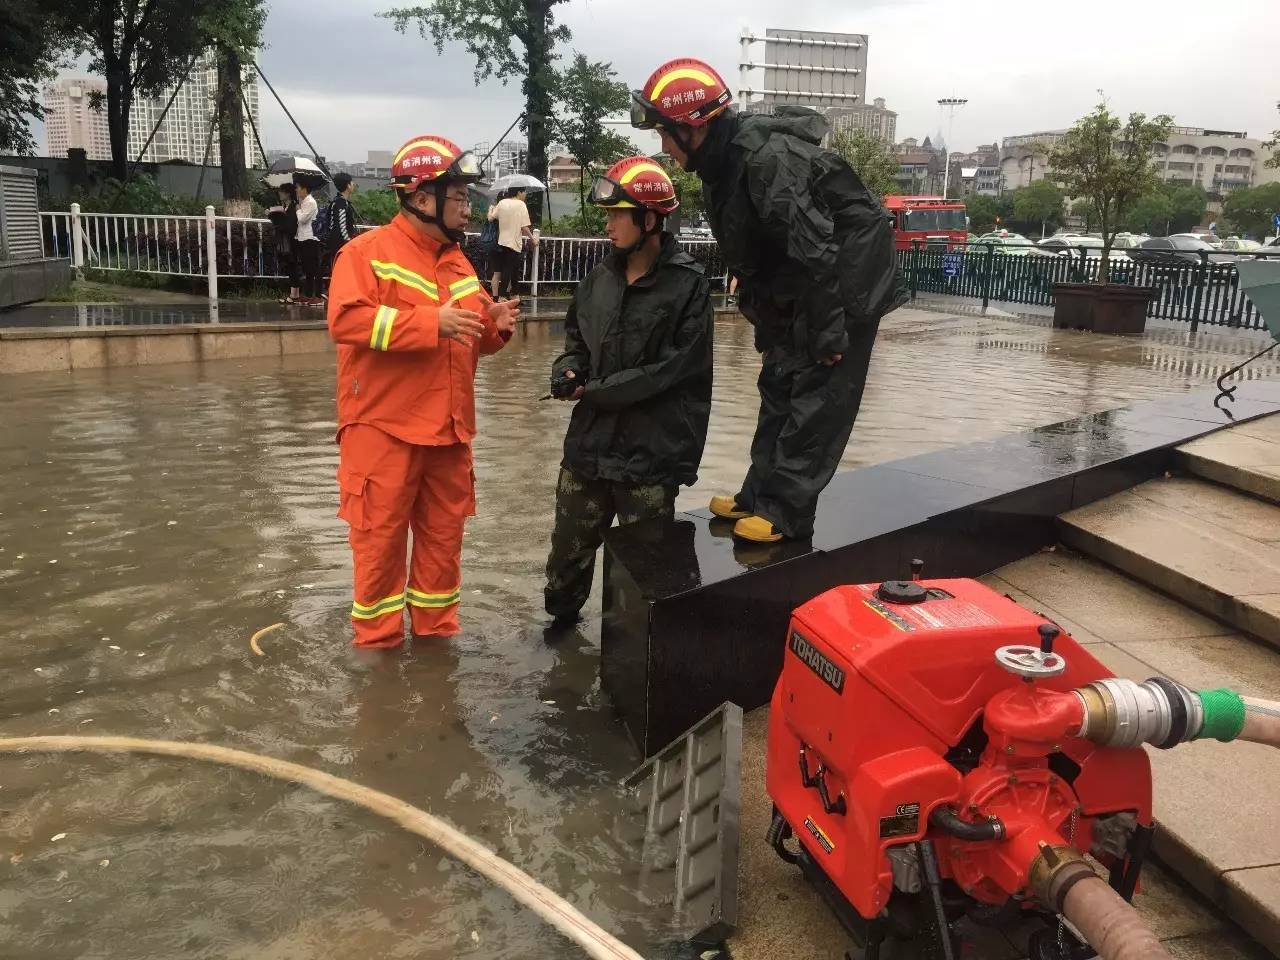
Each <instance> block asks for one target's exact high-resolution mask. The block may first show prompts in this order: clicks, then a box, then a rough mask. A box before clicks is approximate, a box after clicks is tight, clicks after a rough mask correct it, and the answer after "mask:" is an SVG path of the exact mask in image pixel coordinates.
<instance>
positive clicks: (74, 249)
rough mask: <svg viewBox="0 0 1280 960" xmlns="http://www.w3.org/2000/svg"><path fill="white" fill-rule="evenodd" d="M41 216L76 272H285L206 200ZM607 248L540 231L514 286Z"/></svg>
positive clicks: (482, 261)
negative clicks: (184, 209)
mask: <svg viewBox="0 0 1280 960" xmlns="http://www.w3.org/2000/svg"><path fill="white" fill-rule="evenodd" d="M40 220H41V238H40V239H41V252H42V254H43V255H44V256H52V257H69V258H70V259H71V261H72V265H73V266H74V267H75V268H76V270H77V271H83V270H85V269H94V270H109V271H122V272H123V271H128V272H134V273H148V274H159V275H164V276H174V277H207V279H208V288H209V296H210V297H211V298H213V299H216V298H217V296H218V281H219V279H262V280H284V279H287V278H288V273H287V272H286V271H285V265H286V262H287V261H286V260H285V258H284V257H282V256H281V255H280V254H279V252H278V250H277V246H276V234H275V228H274V227H273V226H272V224H271V222H270V221H269V220H265V219H261V218H252V217H219V216H216V215H215V214H214V211H213V207H206V208H205V213H204V216H180V215H168V214H130V213H87V212H84V211H82V210H81V209H80V206H79V204H72V205H71V210H70V211H69V212H66V213H62V212H52V213H51V212H42V213H41V214H40ZM359 229H360V230H368V229H371V228H370V227H369V226H366V225H362V226H360V227H359ZM536 232H537V231H535V233H536ZM479 241H480V236H479V234H476V233H469V234H467V238H466V240H465V241H464V242H463V245H462V246H463V252H464V253H466V255H467V257H468V258H469V259H470V260H471V263H472V264H473V265H474V266H475V267H476V271H477V273H478V274H479V275H480V276H481V277H482V278H484V279H487V278H488V276H489V260H490V256H491V255H490V252H489V251H486V250H484V249H482V248H481V247H480V242H479ZM680 244H681V246H682V247H683V248H684V249H685V250H686V251H687V252H688V253H690V254H691V255H692V256H693V257H694V258H695V259H696V260H698V261H699V262H700V263H701V264H702V265H703V268H704V269H705V270H706V273H707V276H708V277H711V278H712V279H713V280H718V281H720V282H723V281H724V279H725V269H724V263H723V261H722V260H721V259H720V253H719V246H718V245H717V244H716V242H715V241H714V240H682V241H680ZM610 250H612V244H611V243H610V242H609V241H608V240H606V239H604V238H594V237H541V236H539V243H538V244H536V245H534V244H528V245H526V247H525V250H524V254H523V263H522V267H521V280H520V281H519V285H520V287H521V289H524V290H528V291H529V292H530V293H531V294H532V296H533V298H534V300H535V304H534V309H535V311H536V309H537V304H536V301H537V298H538V296H539V292H540V290H543V291H545V289H546V288H547V287H566V286H572V285H574V284H577V283H580V282H581V281H582V280H583V279H584V278H585V277H586V276H587V274H589V273H590V272H591V271H592V270H594V269H595V268H596V266H598V265H599V264H600V263H601V262H602V261H603V260H604V259H605V257H607V256H608V255H609V252H610ZM210 251H212V253H210Z"/></svg>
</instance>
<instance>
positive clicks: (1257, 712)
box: [1236, 697, 1280, 749]
mask: <svg viewBox="0 0 1280 960" xmlns="http://www.w3.org/2000/svg"><path fill="white" fill-rule="evenodd" d="M1240 699H1241V700H1243V701H1244V727H1243V729H1241V731H1240V736H1238V737H1237V738H1236V739H1237V740H1248V741H1250V742H1251V743H1265V744H1269V745H1270V746H1273V747H1276V748H1277V749H1280V702H1278V701H1275V700H1259V699H1258V698H1257V697H1241V698H1240Z"/></svg>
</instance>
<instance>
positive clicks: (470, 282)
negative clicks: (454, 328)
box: [329, 213, 504, 445]
mask: <svg viewBox="0 0 1280 960" xmlns="http://www.w3.org/2000/svg"><path fill="white" fill-rule="evenodd" d="M450 300H453V301H454V305H455V306H457V307H461V308H464V309H467V310H474V311H476V312H477V313H479V314H480V315H481V319H482V321H483V323H484V327H485V331H484V335H483V336H481V337H480V338H479V339H478V340H476V341H473V342H471V343H469V344H464V343H460V342H458V341H456V340H449V339H441V338H440V336H439V329H440V328H439V313H440V308H441V307H442V306H444V305H446V304H448V303H449V302H450ZM490 302H491V300H490V298H489V295H488V294H487V293H486V292H485V290H484V287H483V286H482V285H481V283H480V281H479V279H478V278H477V277H476V271H475V268H474V267H473V266H472V265H471V263H470V262H469V261H468V260H467V258H466V257H465V256H464V255H463V253H462V251H461V250H459V249H458V247H457V245H455V244H442V243H439V242H437V241H435V240H433V239H431V238H430V237H427V236H425V235H424V234H423V233H422V232H421V231H419V230H417V229H416V228H415V227H414V226H413V225H412V224H410V223H409V222H408V221H407V220H406V219H405V215H404V214H403V213H402V214H398V215H397V216H396V217H395V219H394V220H392V221H391V223H389V224H387V225H386V226H384V227H378V228H376V229H374V230H370V231H368V232H366V233H363V234H361V235H360V236H358V237H356V238H355V239H354V240H352V241H351V242H350V243H348V244H347V245H346V246H344V247H343V248H342V250H341V252H340V253H339V254H338V258H337V260H336V261H335V263H334V266H333V279H332V280H331V281H330V284H329V335H330V336H331V337H332V338H333V339H334V341H335V342H336V343H337V344H338V432H339V433H341V432H342V430H343V428H344V427H346V426H348V425H350V424H353V423H367V424H369V425H371V426H374V427H377V428H378V429H380V430H383V431H385V432H386V433H389V434H390V435H391V436H393V437H397V438H399V439H401V440H403V441H405V442H406V443H420V444H428V445H434V444H444V443H469V442H470V441H471V438H472V437H474V436H475V432H476V415H475V395H474V380H475V373H476V363H477V361H478V360H479V356H480V354H482V353H495V352H497V351H498V350H501V349H502V346H503V343H504V341H503V339H502V338H501V337H500V336H499V334H498V330H497V327H496V326H495V325H494V323H493V321H492V320H490V319H489V317H488V315H487V313H486V312H485V309H486V307H487V306H488V305H489V303H490Z"/></svg>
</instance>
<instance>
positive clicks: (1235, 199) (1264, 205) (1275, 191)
mask: <svg viewBox="0 0 1280 960" xmlns="http://www.w3.org/2000/svg"><path fill="white" fill-rule="evenodd" d="M1276 213H1280V183H1268V184H1266V185H1265V186H1261V187H1253V188H1252V189H1250V190H1235V191H1233V192H1231V193H1230V194H1228V195H1227V199H1226V200H1224V201H1223V203H1222V214H1223V216H1224V217H1226V219H1227V220H1228V221H1229V222H1230V224H1231V226H1232V229H1233V230H1235V231H1236V232H1237V233H1240V234H1246V233H1247V234H1250V235H1252V236H1253V237H1254V239H1261V238H1262V237H1265V236H1268V235H1269V234H1270V233H1271V231H1272V230H1273V229H1274V228H1273V226H1272V220H1271V218H1272V217H1273V216H1275V214H1276Z"/></svg>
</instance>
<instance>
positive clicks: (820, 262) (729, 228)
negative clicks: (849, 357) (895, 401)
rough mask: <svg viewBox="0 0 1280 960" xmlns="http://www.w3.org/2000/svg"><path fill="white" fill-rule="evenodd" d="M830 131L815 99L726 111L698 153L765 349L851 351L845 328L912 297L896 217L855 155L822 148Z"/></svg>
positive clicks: (727, 251)
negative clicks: (857, 169) (770, 109)
mask: <svg viewBox="0 0 1280 960" xmlns="http://www.w3.org/2000/svg"><path fill="white" fill-rule="evenodd" d="M827 130H828V127H827V122H826V120H825V119H823V117H822V116H821V115H820V114H818V113H816V112H814V111H813V110H810V109H808V108H807V107H795V106H790V107H788V106H783V107H779V108H778V112H777V115H775V116H764V115H758V114H749V115H739V114H728V115H725V116H724V117H722V118H720V119H718V120H716V121H715V122H714V123H713V124H712V127H711V130H710V131H709V133H708V138H707V140H706V141H705V143H704V145H703V146H702V148H701V150H700V151H699V153H698V156H697V173H698V175H699V176H700V177H701V178H702V180H703V199H704V201H705V203H706V207H707V217H708V219H709V220H710V222H711V229H712V232H713V233H714V234H715V236H716V240H717V241H718V242H719V246H720V253H721V256H722V257H723V258H724V261H725V266H726V268H727V269H728V270H729V271H730V272H731V273H734V274H736V275H737V276H738V278H739V290H738V293H739V304H740V306H741V309H742V312H743V314H744V315H745V316H746V317H747V319H748V320H750V321H751V323H752V325H753V326H754V327H755V331H756V348H757V349H758V350H760V351H761V352H762V353H763V352H764V351H766V350H769V349H771V348H773V347H782V348H784V349H787V350H789V351H791V352H793V353H795V354H797V355H801V356H804V355H807V356H808V357H809V358H810V359H812V360H820V359H822V358H824V357H828V356H830V355H831V354H834V353H844V352H845V351H846V350H847V349H848V346H849V338H848V332H847V331H848V328H849V327H851V326H853V325H857V324H863V323H870V322H872V321H875V320H879V319H880V318H881V317H883V316H884V315H885V314H886V313H888V312H889V311H891V310H893V309H896V308H897V307H899V306H901V305H902V304H903V303H905V302H906V301H907V290H906V288H905V284H903V283H902V281H901V279H900V277H899V275H898V269H897V261H896V256H895V252H894V241H893V221H892V219H891V218H890V216H889V215H888V214H887V213H886V212H885V210H884V207H883V206H882V205H881V203H880V199H879V198H878V197H875V196H872V194H871V192H870V191H869V190H867V188H866V187H865V186H863V183H862V181H861V179H859V177H858V175H857V174H856V173H854V172H853V170H852V169H851V168H850V167H849V165H848V164H847V163H845V162H844V160H842V159H841V158H840V157H839V156H837V155H836V154H835V153H833V152H831V151H830V150H826V149H823V147H822V146H821V143H822V138H823V137H824V136H825V135H826V133H827Z"/></svg>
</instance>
